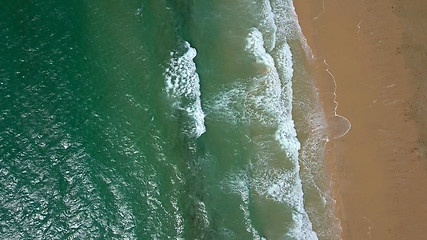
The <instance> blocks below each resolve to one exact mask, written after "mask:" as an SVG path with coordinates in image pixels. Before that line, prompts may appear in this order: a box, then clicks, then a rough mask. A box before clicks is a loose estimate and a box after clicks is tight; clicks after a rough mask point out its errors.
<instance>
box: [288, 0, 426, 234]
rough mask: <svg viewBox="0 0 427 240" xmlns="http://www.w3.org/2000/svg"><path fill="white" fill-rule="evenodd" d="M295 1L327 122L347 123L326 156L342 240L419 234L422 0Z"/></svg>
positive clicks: (422, 230) (422, 215) (422, 221)
mask: <svg viewBox="0 0 427 240" xmlns="http://www.w3.org/2000/svg"><path fill="white" fill-rule="evenodd" d="M294 4H295V8H296V11H297V14H298V17H299V21H300V24H301V27H302V30H303V33H304V35H305V36H306V38H307V41H308V44H309V46H310V47H311V49H312V51H313V55H314V58H313V77H314V79H315V81H316V84H317V87H318V89H319V96H320V99H321V101H322V103H323V106H324V109H325V113H326V115H327V116H328V117H327V118H328V119H329V121H328V123H329V125H330V128H331V129H334V128H336V122H338V124H343V125H345V124H344V122H343V121H335V120H336V119H337V118H336V117H334V116H335V113H336V114H338V115H342V116H344V117H346V118H347V119H349V121H350V122H351V130H350V131H349V132H348V133H347V134H346V135H345V136H343V137H340V138H337V139H333V136H332V135H334V132H335V133H336V131H332V134H331V140H330V142H329V143H328V145H327V156H326V163H327V164H326V166H327V167H326V169H327V171H328V174H329V175H330V176H331V179H332V185H333V189H334V195H335V199H336V201H337V203H336V209H335V213H336V215H337V217H338V218H339V219H340V222H341V226H342V234H341V236H342V239H344V240H362V239H375V240H382V239H388V240H390V239H412V240H417V239H420V240H421V239H425V238H426V237H425V236H426V234H427V188H426V187H425V186H426V185H427V147H426V141H427V138H426V137H427V127H426V122H427V113H426V111H427V107H425V103H427V97H426V94H427V70H426V66H427V46H426V44H427V2H426V1H422V0H411V1H405V2H403V1H400V0H375V1H363V0H356V1H355V0H341V1H338V0H316V1H313V0H298V1H294ZM334 82H336V86H335V84H334ZM335 87H336V92H335V94H336V95H335V94H334V91H335ZM337 104H338V107H337ZM336 107H337V108H336ZM335 110H336V112H335ZM334 119H335V120H334ZM343 128H345V126H340V127H338V130H342V129H343ZM335 135H336V134H335ZM338 135H339V134H338Z"/></svg>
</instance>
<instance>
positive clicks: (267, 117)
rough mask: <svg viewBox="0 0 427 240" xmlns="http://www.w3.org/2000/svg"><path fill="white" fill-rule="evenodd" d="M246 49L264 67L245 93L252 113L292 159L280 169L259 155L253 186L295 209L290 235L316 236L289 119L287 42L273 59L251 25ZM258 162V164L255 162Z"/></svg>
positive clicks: (290, 82)
mask: <svg viewBox="0 0 427 240" xmlns="http://www.w3.org/2000/svg"><path fill="white" fill-rule="evenodd" d="M246 50H247V51H248V52H250V53H251V54H253V56H254V58H255V61H256V62H257V63H258V64H260V65H264V66H265V70H264V71H262V72H261V73H260V74H259V75H258V76H257V77H255V78H254V79H253V86H252V87H251V90H250V92H249V94H248V95H249V96H250V99H251V100H252V101H250V102H251V103H252V107H253V109H254V111H253V112H252V114H253V116H254V117H255V118H256V119H258V120H260V123H261V124H263V125H266V126H269V127H275V128H276V134H275V138H276V140H277V141H278V143H279V144H280V146H281V147H282V148H283V149H284V150H285V152H286V154H287V156H288V159H289V160H290V162H292V163H293V166H292V167H291V168H288V169H280V168H272V167H271V166H268V164H267V165H266V166H263V164H266V163H265V161H263V159H258V161H257V163H258V164H257V166H256V169H257V174H255V176H254V179H253V182H254V188H255V190H256V191H257V192H258V193H259V194H260V195H261V196H264V197H266V198H269V199H271V200H274V201H277V202H281V203H284V204H287V205H289V206H290V207H291V208H293V209H296V211H294V212H293V213H292V218H293V219H294V221H295V227H294V228H292V229H291V230H290V231H289V232H288V235H289V236H290V237H294V238H297V239H317V236H316V234H315V233H314V231H313V230H312V226H311V222H310V220H309V218H308V215H307V213H306V211H305V209H304V202H303V201H304V200H303V192H302V183H301V179H300V176H299V163H298V150H299V149H300V143H299V141H298V139H297V137H296V130H295V127H294V122H293V120H292V94H293V93H292V77H293V68H292V53H291V51H290V47H289V45H288V44H287V43H286V42H282V43H279V45H276V49H275V51H274V55H273V56H274V57H275V59H274V58H273V57H272V56H271V55H270V54H269V53H267V51H266V50H265V48H264V41H263V35H262V33H261V32H260V31H259V30H258V29H256V28H253V29H251V32H250V33H249V35H248V38H247V46H246ZM276 63H277V66H278V69H277V68H276ZM264 157H266V156H264ZM259 164H261V165H260V166H258V165H259Z"/></svg>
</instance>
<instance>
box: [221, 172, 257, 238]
mask: <svg viewBox="0 0 427 240" xmlns="http://www.w3.org/2000/svg"><path fill="white" fill-rule="evenodd" d="M223 185H224V186H223V187H224V188H225V190H227V191H230V192H232V193H234V194H238V195H239V196H240V198H241V200H242V203H241V204H240V210H241V211H242V213H243V218H244V222H245V227H246V231H247V232H248V233H251V234H252V237H253V239H254V240H263V239H264V238H262V237H261V236H260V235H259V233H258V231H257V230H256V229H255V228H254V226H253V225H252V221H251V213H250V211H249V189H250V180H249V177H248V175H247V174H246V173H245V172H239V173H236V174H233V175H231V176H229V178H228V179H226V181H225V182H224V183H223Z"/></svg>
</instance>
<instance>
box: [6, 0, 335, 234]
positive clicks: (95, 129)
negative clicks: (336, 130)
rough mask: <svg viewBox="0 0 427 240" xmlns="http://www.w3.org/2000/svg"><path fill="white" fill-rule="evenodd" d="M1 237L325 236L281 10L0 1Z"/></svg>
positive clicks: (142, 1) (296, 47)
mask: <svg viewBox="0 0 427 240" xmlns="http://www.w3.org/2000/svg"><path fill="white" fill-rule="evenodd" d="M1 9H2V10H1V11H0V38H1V41H0V97H1V103H0V239H215V240H216V239H219V240H220V239H310V240H312V239H325V240H326V239H337V238H338V235H339V231H340V227H339V222H338V221H337V220H336V219H335V217H334V216H333V199H332V198H331V194H330V189H329V181H328V179H327V177H326V176H325V174H324V173H323V155H324V144H325V141H326V134H325V124H324V122H325V121H324V117H323V113H322V111H321V107H320V105H319V102H318V100H317V95H316V88H315V87H314V83H313V81H312V78H311V77H310V72H309V70H308V67H307V66H308V62H307V55H308V53H309V49H308V47H307V45H306V43H305V39H304V36H303V35H302V33H301V30H300V27H299V25H298V21H297V16H296V14H295V11H294V8H293V5H292V1H291V0H259V1H258V0H216V1H208V0H198V1H196V0H126V1H110V0H91V1H89V0H86V1H84V0H72V1H57V0H50V1H45V0H40V1H29V0H27V1H25V0H17V1H8V3H3V4H2V8H1Z"/></svg>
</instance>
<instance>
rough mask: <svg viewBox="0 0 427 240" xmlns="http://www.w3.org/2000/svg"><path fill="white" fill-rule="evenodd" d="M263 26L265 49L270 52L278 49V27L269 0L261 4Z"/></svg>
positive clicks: (261, 27) (261, 28)
mask: <svg viewBox="0 0 427 240" xmlns="http://www.w3.org/2000/svg"><path fill="white" fill-rule="evenodd" d="M261 4H262V5H261V24H260V25H261V26H260V30H261V31H262V33H263V36H264V44H265V46H264V47H265V49H266V50H267V51H268V52H270V51H271V50H273V49H274V48H275V47H276V32H277V26H276V24H275V22H274V13H273V11H272V9H271V4H270V1H269V0H264V1H263V2H262V3H261Z"/></svg>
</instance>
